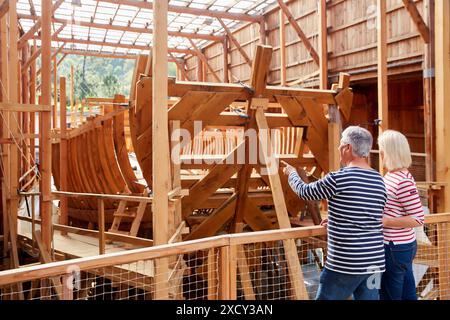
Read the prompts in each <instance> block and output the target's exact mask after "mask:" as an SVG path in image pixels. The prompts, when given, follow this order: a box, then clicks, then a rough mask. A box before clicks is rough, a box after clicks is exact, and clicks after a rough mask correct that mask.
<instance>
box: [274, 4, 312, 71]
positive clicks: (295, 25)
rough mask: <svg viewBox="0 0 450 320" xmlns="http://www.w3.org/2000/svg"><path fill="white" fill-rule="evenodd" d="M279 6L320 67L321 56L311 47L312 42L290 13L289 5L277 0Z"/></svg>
mask: <svg viewBox="0 0 450 320" xmlns="http://www.w3.org/2000/svg"><path fill="white" fill-rule="evenodd" d="M277 1H278V4H279V5H280V8H281V10H283V12H284V14H285V15H286V18H288V20H289V22H290V23H291V25H292V27H293V28H294V30H295V31H296V32H297V34H298V36H299V37H300V39H301V40H302V42H303V44H304V45H305V47H306V49H307V50H308V52H309V54H310V56H311V57H312V58H313V60H314V62H315V63H316V64H317V65H320V59H319V55H318V54H317V52H316V50H315V49H314V47H313V46H312V45H311V42H309V40H308V38H307V37H306V35H305V33H304V32H303V30H302V28H300V26H299V24H298V23H297V21H296V20H295V18H294V16H293V15H292V13H291V12H290V11H289V8H288V7H287V5H286V4H285V3H284V2H283V0H277Z"/></svg>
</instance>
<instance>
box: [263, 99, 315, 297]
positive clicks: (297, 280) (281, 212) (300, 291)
mask: <svg viewBox="0 0 450 320" xmlns="http://www.w3.org/2000/svg"><path fill="white" fill-rule="evenodd" d="M255 116H256V122H257V124H258V128H259V130H260V131H261V130H266V132H267V130H268V129H269V127H268V125H267V120H266V118H265V116H264V110H263V109H262V108H258V109H257V110H256V114H255ZM260 139H261V136H260ZM265 140H266V141H263V140H261V143H260V146H261V148H262V152H263V155H264V160H265V163H266V166H267V168H268V169H269V174H268V176H269V181H270V190H271V191H272V195H273V199H274V205H275V211H276V213H277V219H278V224H279V226H280V228H282V229H287V228H291V223H290V221H289V216H288V213H287V209H286V203H285V202H284V196H283V189H282V187H281V181H280V176H279V174H278V168H277V170H276V172H274V168H273V166H274V165H275V166H276V164H274V163H273V160H274V159H273V157H272V150H271V149H272V144H271V142H270V137H267V139H265ZM283 245H284V249H285V252H286V260H287V263H288V267H289V269H288V272H289V277H290V279H291V282H292V287H293V294H294V297H295V298H296V299H305V300H307V299H308V292H307V291H306V287H305V283H304V279H303V273H302V270H301V267H300V262H299V260H298V254H297V249H296V245H295V242H294V240H285V241H283Z"/></svg>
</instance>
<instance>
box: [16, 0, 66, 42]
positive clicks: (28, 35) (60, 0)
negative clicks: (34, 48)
mask: <svg viewBox="0 0 450 320" xmlns="http://www.w3.org/2000/svg"><path fill="white" fill-rule="evenodd" d="M63 2H64V0H58V1H57V2H55V4H54V5H53V6H52V12H51V14H50V16H53V14H54V13H55V11H56V9H58V8H59V7H60V6H61V4H62V3H63ZM41 22H42V19H41V17H39V18H38V19H37V21H36V23H35V24H34V26H32V27H31V28H30V30H28V31H27V32H26V33H25V34H24V35H23V36H22V37H21V38H20V39H19V42H18V43H17V47H18V49H22V48H23V46H24V45H25V44H26V43H27V41H28V40H29V39H31V37H33V35H34V34H35V33H36V32H37V31H38V30H39V29H40V28H41Z"/></svg>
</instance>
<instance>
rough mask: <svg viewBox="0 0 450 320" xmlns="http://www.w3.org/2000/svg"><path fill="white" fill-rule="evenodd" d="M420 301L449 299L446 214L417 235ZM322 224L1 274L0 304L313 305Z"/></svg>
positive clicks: (432, 218) (322, 255) (449, 218)
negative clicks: (263, 302) (226, 301)
mask: <svg viewBox="0 0 450 320" xmlns="http://www.w3.org/2000/svg"><path fill="white" fill-rule="evenodd" d="M416 233H417V244H418V250H417V255H416V258H415V260H414V265H413V271H414V276H415V280H416V288H417V294H418V297H419V299H441V300H447V299H450V214H433V215H428V216H427V217H426V223H425V225H424V226H423V227H421V228H418V229H417V232H416ZM325 259H326V229H325V228H323V227H320V226H314V227H306V228H295V229H287V230H272V231H262V232H252V233H242V234H233V235H223V236H218V237H212V238H205V239H199V240H193V241H186V242H180V243H175V244H169V245H162V246H154V247H148V248H142V249H135V250H129V251H124V252H118V253H111V254H105V255H102V256H95V257H89V258H80V259H73V260H66V261H61V262H53V263H49V264H43V265H36V266H30V267H23V268H20V269H15V270H8V271H3V272H0V300H9V299H26V300H35V299H44V300H45V299H51V300H57V299H67V300H122V299H123V300H125V299H126V300H147V299H148V300H152V299H174V300H207V299H208V300H215V299H231V300H236V299H237V300H280V299H289V300H296V299H314V297H315V296H316V293H317V288H318V284H319V276H320V272H321V270H322V269H323V267H324V262H325Z"/></svg>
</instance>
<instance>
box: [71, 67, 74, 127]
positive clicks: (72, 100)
mask: <svg viewBox="0 0 450 320" xmlns="http://www.w3.org/2000/svg"><path fill="white" fill-rule="evenodd" d="M74 97H75V78H74V72H73V65H71V66H70V127H71V128H73V125H74V122H75V121H74V110H73V109H74V106H75V100H74V99H75V98H74Z"/></svg>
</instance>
